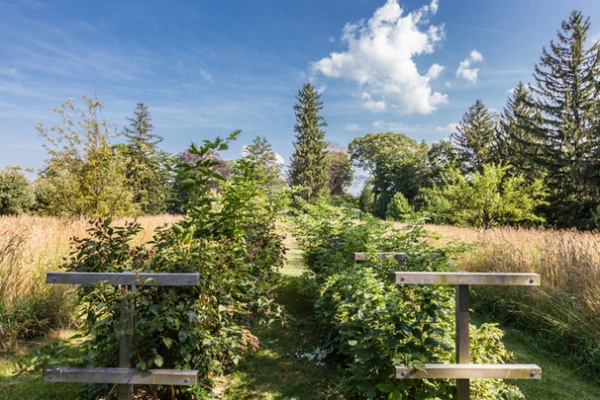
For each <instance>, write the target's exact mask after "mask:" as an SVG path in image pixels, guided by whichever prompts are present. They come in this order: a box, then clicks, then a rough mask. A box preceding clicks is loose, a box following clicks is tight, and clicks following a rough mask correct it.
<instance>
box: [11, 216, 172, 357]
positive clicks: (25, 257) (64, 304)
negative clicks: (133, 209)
mask: <svg viewBox="0 0 600 400" xmlns="http://www.w3.org/2000/svg"><path fill="white" fill-rule="evenodd" d="M177 218H178V217H175V216H170V215H164V216H156V217H140V218H138V219H137V221H138V222H139V223H140V224H141V225H142V227H143V228H144V230H143V231H142V232H140V235H138V237H136V239H135V241H138V242H139V243H143V242H145V241H147V240H149V239H151V237H152V234H153V231H154V228H156V227H158V226H161V225H163V224H165V223H169V222H173V221H175V220H176V219H177ZM89 227H90V225H89V221H88V220H86V219H84V218H81V219H72V218H56V217H40V216H20V217H10V216H3V217H0V351H2V352H7V351H14V350H16V347H18V345H19V343H20V340H22V339H29V338H33V337H36V336H39V335H44V334H46V333H48V332H49V331H51V330H53V329H56V328H60V327H64V326H68V324H69V323H70V322H72V321H71V313H70V310H69V307H70V301H69V300H68V299H67V296H68V292H67V289H66V288H65V287H62V285H46V284H45V274H46V272H48V271H57V270H58V269H59V267H60V265H61V264H62V263H63V261H64V258H65V257H66V256H68V255H69V249H70V244H71V238H73V237H79V238H81V237H86V234H87V232H86V230H87V229H88V228H89Z"/></svg>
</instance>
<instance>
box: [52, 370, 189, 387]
mask: <svg viewBox="0 0 600 400" xmlns="http://www.w3.org/2000/svg"><path fill="white" fill-rule="evenodd" d="M43 380H44V382H80V383H117V384H131V385H178V386H191V385H195V384H197V383H198V371H192V370H179V369H150V370H147V371H139V370H137V369H135V368H74V367H49V368H46V369H44V371H43Z"/></svg>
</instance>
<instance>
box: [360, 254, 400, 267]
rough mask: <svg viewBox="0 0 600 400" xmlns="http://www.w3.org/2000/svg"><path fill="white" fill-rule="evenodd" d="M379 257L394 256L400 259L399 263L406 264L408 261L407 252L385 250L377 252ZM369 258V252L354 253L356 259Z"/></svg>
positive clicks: (383, 258) (382, 258) (397, 259)
mask: <svg viewBox="0 0 600 400" xmlns="http://www.w3.org/2000/svg"><path fill="white" fill-rule="evenodd" d="M377 255H378V256H379V259H381V260H385V259H386V258H390V257H393V258H395V259H396V261H398V264H399V265H404V263H405V262H406V254H405V253H394V252H383V253H377ZM366 259H367V253H354V260H355V261H365V260H366Z"/></svg>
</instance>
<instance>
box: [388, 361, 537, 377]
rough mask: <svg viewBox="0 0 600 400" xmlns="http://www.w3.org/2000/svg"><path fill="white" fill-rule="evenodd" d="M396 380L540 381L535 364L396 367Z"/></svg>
mask: <svg viewBox="0 0 600 400" xmlns="http://www.w3.org/2000/svg"><path fill="white" fill-rule="evenodd" d="M395 368H396V378H397V379H542V369H541V368H540V367H538V366H537V365H535V364H497V365H496V364H491V365H490V364H425V366H424V369H423V370H422V371H420V370H417V369H415V368H411V367H409V366H406V365H396V366H395Z"/></svg>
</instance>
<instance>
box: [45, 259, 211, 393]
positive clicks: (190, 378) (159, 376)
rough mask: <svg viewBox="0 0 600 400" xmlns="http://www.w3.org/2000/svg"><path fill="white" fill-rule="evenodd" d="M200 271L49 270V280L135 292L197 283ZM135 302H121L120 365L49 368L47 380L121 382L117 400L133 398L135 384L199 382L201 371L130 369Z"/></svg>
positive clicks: (58, 282) (47, 277) (185, 383)
mask: <svg viewBox="0 0 600 400" xmlns="http://www.w3.org/2000/svg"><path fill="white" fill-rule="evenodd" d="M199 281H200V274H197V273H192V274H161V273H134V272H129V271H128V272H120V273H95V272H49V273H48V274H47V275H46V283H51V284H77V285H92V284H96V283H105V284H110V285H119V286H122V287H124V288H125V290H126V291H131V292H135V290H136V286H198V283H199ZM133 312H134V305H133V304H128V303H127V302H126V301H125V300H123V303H122V304H121V321H122V324H124V326H123V328H124V332H125V333H124V334H123V335H122V336H121V337H120V339H119V366H118V368H74V367H49V368H46V369H44V371H43V380H44V381H46V382H79V383H112V384H118V387H117V391H118V400H131V399H132V398H133V385H179V386H191V385H195V384H196V383H197V382H198V371H194V370H173V369H150V370H146V371H139V370H137V369H135V368H131V360H130V356H129V355H130V354H131V349H132V347H133V335H130V334H127V332H132V331H133V326H134V321H133Z"/></svg>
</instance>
